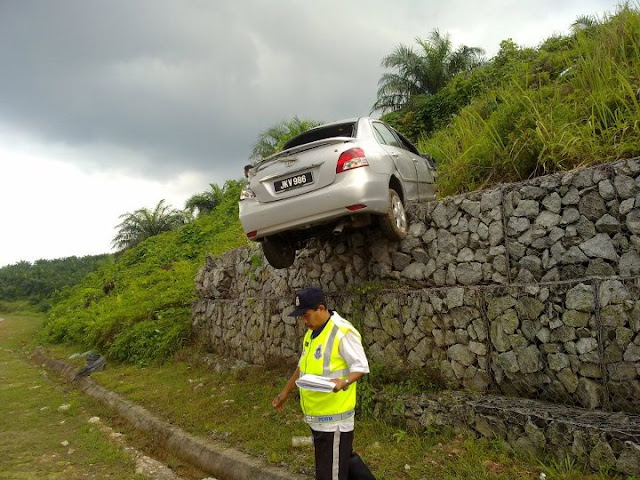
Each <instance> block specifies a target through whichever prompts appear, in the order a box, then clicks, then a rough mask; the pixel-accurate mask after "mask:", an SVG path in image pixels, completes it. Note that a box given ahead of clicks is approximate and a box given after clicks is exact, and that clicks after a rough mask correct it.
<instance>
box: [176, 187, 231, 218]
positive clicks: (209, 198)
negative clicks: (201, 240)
mask: <svg viewBox="0 0 640 480" xmlns="http://www.w3.org/2000/svg"><path fill="white" fill-rule="evenodd" d="M209 186H210V187H211V190H207V191H204V192H202V193H196V194H195V195H193V196H191V197H189V198H188V199H187V202H186V203H185V205H184V208H185V209H186V210H187V211H189V212H191V213H193V212H195V211H196V210H197V211H198V215H197V216H198V217H200V216H201V215H205V214H207V213H210V212H212V211H213V209H214V208H216V207H217V206H218V205H219V204H220V201H221V200H222V197H223V194H224V191H223V189H222V188H220V187H219V186H218V185H217V184H215V183H210V184H209Z"/></svg>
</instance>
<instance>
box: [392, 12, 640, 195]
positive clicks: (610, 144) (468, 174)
mask: <svg viewBox="0 0 640 480" xmlns="http://www.w3.org/2000/svg"><path fill="white" fill-rule="evenodd" d="M501 47H502V48H501V50H500V52H499V53H498V55H497V56H496V57H495V58H494V59H492V60H491V61H490V62H489V63H488V64H487V65H486V66H485V67H483V68H480V69H477V70H476V71H474V72H471V73H469V74H462V75H459V76H458V77H456V78H455V79H454V80H453V81H452V82H451V83H450V84H449V85H448V86H447V87H445V88H444V89H443V90H442V91H441V92H440V93H438V94H436V95H434V96H432V97H426V98H425V97H423V98H418V99H416V100H415V102H414V103H413V104H412V105H410V106H408V107H407V108H406V109H405V110H403V111H401V112H396V113H393V114H389V115H388V116H386V117H385V118H387V119H388V120H389V121H390V122H391V123H392V124H394V125H395V126H396V127H397V128H399V129H400V130H402V131H405V132H406V133H407V134H408V135H411V136H413V138H418V137H422V139H421V141H419V143H418V146H419V148H420V150H421V151H425V152H428V153H430V154H431V155H432V156H433V157H434V158H436V160H437V161H438V162H439V181H438V183H439V185H438V187H439V193H440V195H441V196H446V195H451V194H455V193H460V192H465V191H472V190H475V189H479V188H486V187H488V186H491V185H494V184H496V183H501V182H512V181H519V180H523V179H526V178H529V177H532V176H537V175H542V174H546V173H551V172H555V171H563V170H571V169H573V168H576V167H581V166H588V165H590V164H594V163H603V162H608V161H612V160H615V159H619V158H630V157H634V156H638V155H640V10H638V9H637V8H631V7H621V8H619V10H618V12H617V13H616V14H615V15H612V16H610V17H608V18H604V19H603V20H601V22H600V23H599V24H598V25H596V26H594V27H591V28H587V29H585V30H582V31H580V32H578V33H577V34H575V35H572V36H569V37H551V38H549V39H547V40H546V41H544V42H543V43H542V44H541V46H540V47H539V48H537V49H530V48H525V49H522V48H519V47H517V46H516V45H515V44H513V42H510V41H506V42H503V43H502V44H501ZM464 105H467V106H466V107H464V108H461V107H463V106H464ZM439 127H442V128H439Z"/></svg>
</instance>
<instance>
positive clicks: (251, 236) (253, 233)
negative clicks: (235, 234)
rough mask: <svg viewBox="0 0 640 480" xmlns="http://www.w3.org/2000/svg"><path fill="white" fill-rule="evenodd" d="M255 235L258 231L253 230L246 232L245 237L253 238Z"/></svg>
mask: <svg viewBox="0 0 640 480" xmlns="http://www.w3.org/2000/svg"><path fill="white" fill-rule="evenodd" d="M256 235H258V231H257V230H254V231H252V232H249V233H247V237H249V238H254V237H255V236H256Z"/></svg>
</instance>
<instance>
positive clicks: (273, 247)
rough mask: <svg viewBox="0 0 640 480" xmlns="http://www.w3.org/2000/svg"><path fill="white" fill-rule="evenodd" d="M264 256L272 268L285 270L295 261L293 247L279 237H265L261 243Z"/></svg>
mask: <svg viewBox="0 0 640 480" xmlns="http://www.w3.org/2000/svg"><path fill="white" fill-rule="evenodd" d="M262 251H263V252H264V256H265V257H266V259H267V262H269V265H271V266H272V267H273V268H287V267H290V266H291V265H293V262H294V261H295V259H296V249H295V247H294V245H293V244H292V243H290V242H287V241H286V240H284V239H282V238H280V237H267V238H265V239H264V241H263V242H262Z"/></svg>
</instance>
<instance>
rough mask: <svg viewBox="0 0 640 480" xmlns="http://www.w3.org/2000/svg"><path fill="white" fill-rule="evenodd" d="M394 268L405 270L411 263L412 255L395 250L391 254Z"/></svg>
mask: <svg viewBox="0 0 640 480" xmlns="http://www.w3.org/2000/svg"><path fill="white" fill-rule="evenodd" d="M391 259H392V261H393V268H394V269H396V270H404V269H405V268H406V267H408V266H409V264H410V263H411V255H407V254H406V253H401V252H397V251H396V252H393V253H392V254H391Z"/></svg>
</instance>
